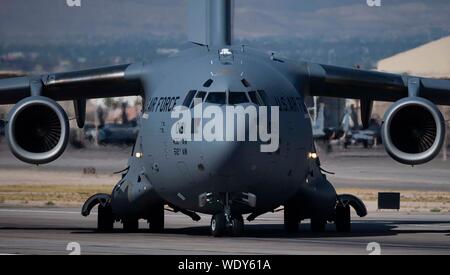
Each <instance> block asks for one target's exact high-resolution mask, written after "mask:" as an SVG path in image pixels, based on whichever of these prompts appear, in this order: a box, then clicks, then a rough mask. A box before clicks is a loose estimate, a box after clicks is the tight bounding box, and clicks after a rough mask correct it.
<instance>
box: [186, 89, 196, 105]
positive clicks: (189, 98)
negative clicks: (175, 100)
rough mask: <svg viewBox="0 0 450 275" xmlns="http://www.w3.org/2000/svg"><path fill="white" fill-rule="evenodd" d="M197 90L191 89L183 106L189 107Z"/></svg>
mask: <svg viewBox="0 0 450 275" xmlns="http://www.w3.org/2000/svg"><path fill="white" fill-rule="evenodd" d="M196 92H197V91H189V93H188V94H187V96H186V98H185V99H184V102H183V106H185V107H188V108H189V106H191V102H192V99H194V96H195V93H196Z"/></svg>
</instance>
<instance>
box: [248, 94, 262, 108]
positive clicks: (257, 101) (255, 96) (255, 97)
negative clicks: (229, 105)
mask: <svg viewBox="0 0 450 275" xmlns="http://www.w3.org/2000/svg"><path fill="white" fill-rule="evenodd" d="M248 96H249V97H250V100H251V101H252V102H253V103H255V104H256V105H259V106H262V105H264V104H263V102H262V100H261V98H260V97H259V96H258V94H257V93H256V92H255V91H252V92H248Z"/></svg>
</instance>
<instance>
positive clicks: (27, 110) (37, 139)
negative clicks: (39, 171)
mask: <svg viewBox="0 0 450 275" xmlns="http://www.w3.org/2000/svg"><path fill="white" fill-rule="evenodd" d="M69 131H70V128H69V120H68V118H67V114H66V112H65V111H64V110H63V108H61V106H60V105H59V104H58V103H56V102H55V101H53V100H52V99H49V98H46V97H42V96H32V97H28V98H25V99H23V100H22V101H20V102H18V103H17V104H16V105H15V106H14V108H13V109H12V110H11V111H10V112H9V120H8V126H7V133H6V136H7V138H8V143H9V146H10V149H11V151H12V153H13V154H14V156H16V157H17V158H18V159H20V160H21V161H23V162H26V163H30V164H36V165H38V164H46V163H50V162H52V161H54V160H56V159H57V158H58V157H60V156H61V154H62V153H63V152H64V150H65V149H66V146H67V142H68V140H69Z"/></svg>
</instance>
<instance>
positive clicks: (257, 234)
mask: <svg viewBox="0 0 450 275" xmlns="http://www.w3.org/2000/svg"><path fill="white" fill-rule="evenodd" d="M435 224H441V225H442V224H444V225H448V229H444V230H439V229H426V228H423V227H420V228H417V229H399V228H398V226H400V225H406V226H407V225H420V226H426V225H430V226H431V225H435ZM8 230H18V231H68V232H70V234H98V235H107V234H109V235H111V234H117V235H120V234H149V235H152V234H154V233H150V232H149V230H146V229H140V230H139V231H138V232H136V233H125V232H123V230H122V229H120V228H119V227H117V228H116V229H114V231H112V232H109V233H100V232H97V231H96V230H95V229H93V228H73V227H0V232H1V231H8ZM209 230H210V229H209V227H208V226H196V227H195V226H193V227H183V228H166V229H165V230H164V232H163V233H160V234H166V235H189V236H210V231H209ZM352 231H353V232H352V233H337V232H335V231H334V225H332V224H328V225H327V231H326V232H324V233H312V232H311V231H310V230H309V224H308V223H305V224H302V225H301V226H300V231H299V232H298V233H295V234H288V233H285V232H284V230H283V225H279V224H248V225H246V226H245V233H244V234H243V235H242V236H241V237H250V238H318V237H319V238H326V237H333V238H336V237H337V238H339V237H346V238H348V237H377V236H395V235H401V234H419V233H438V234H445V236H450V221H414V220H411V221H367V222H357V223H354V224H352Z"/></svg>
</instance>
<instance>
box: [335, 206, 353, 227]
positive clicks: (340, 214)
mask: <svg viewBox="0 0 450 275" xmlns="http://www.w3.org/2000/svg"><path fill="white" fill-rule="evenodd" d="M334 223H335V225H336V231H337V232H340V233H350V232H351V231H352V221H351V213H350V206H349V205H347V206H342V205H338V206H336V220H335V221H334Z"/></svg>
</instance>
